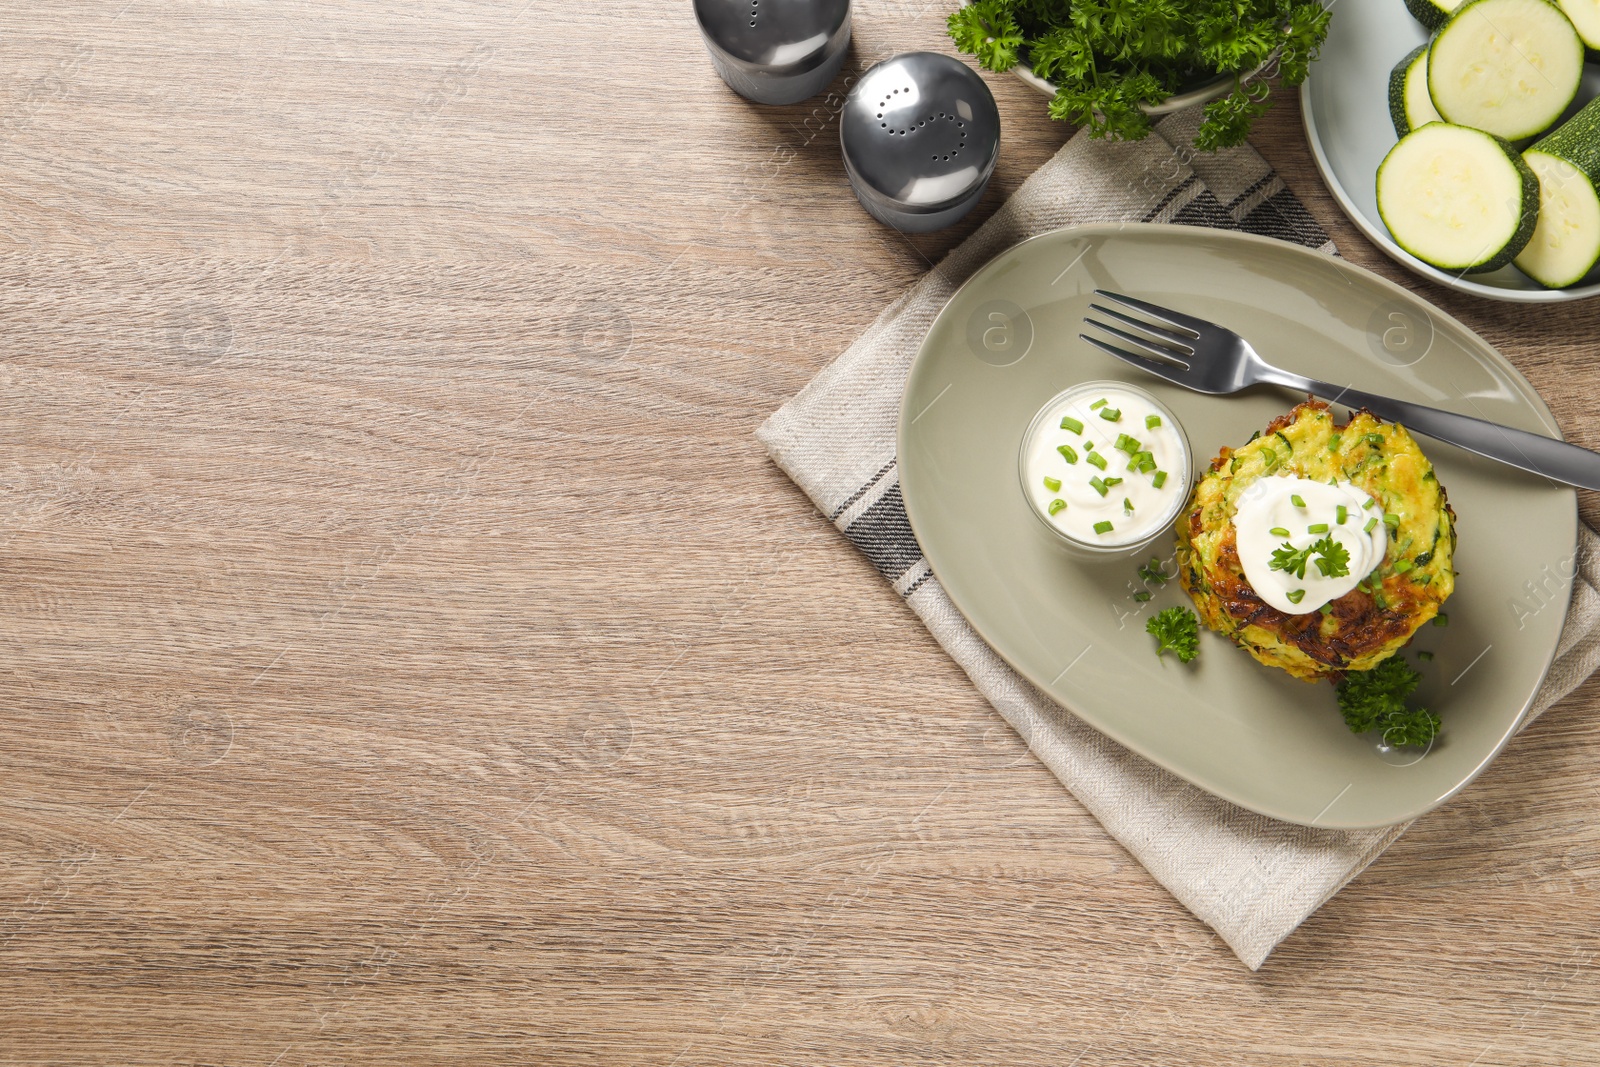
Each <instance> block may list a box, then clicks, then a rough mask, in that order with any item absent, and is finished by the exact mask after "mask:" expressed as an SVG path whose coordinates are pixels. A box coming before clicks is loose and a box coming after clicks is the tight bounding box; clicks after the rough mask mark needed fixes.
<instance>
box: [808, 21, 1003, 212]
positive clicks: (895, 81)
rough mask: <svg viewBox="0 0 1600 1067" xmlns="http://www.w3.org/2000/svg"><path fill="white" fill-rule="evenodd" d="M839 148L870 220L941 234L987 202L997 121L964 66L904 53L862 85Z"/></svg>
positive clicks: (983, 89)
mask: <svg viewBox="0 0 1600 1067" xmlns="http://www.w3.org/2000/svg"><path fill="white" fill-rule="evenodd" d="M839 141H840V145H841V147H842V148H843V150H844V161H845V168H846V170H847V171H848V172H849V175H850V182H851V185H852V186H854V188H855V190H856V195H857V197H859V198H860V200H861V203H862V205H863V206H864V207H866V209H867V210H868V211H870V212H872V214H873V215H875V216H877V217H878V218H879V219H882V220H883V221H884V222H887V223H889V225H891V226H896V227H898V228H900V229H918V230H926V229H937V228H938V227H940V226H947V225H949V224H950V223H951V222H954V221H955V220H956V219H958V218H960V217H961V215H963V214H965V213H966V211H967V210H969V209H970V208H971V207H972V206H973V205H974V204H976V203H977V201H978V199H979V198H980V197H981V196H982V195H983V190H984V187H985V186H986V185H987V184H988V181H989V176H990V175H991V174H993V173H994V166H995V161H996V160H997V159H998V158H999V153H1000V112H999V109H998V108H996V107H995V102H994V95H993V94H992V93H990V92H989V87H988V86H987V85H985V84H984V82H983V79H982V78H980V77H979V76H978V75H977V73H976V72H975V71H973V70H972V68H970V67H968V66H967V65H966V64H964V63H962V62H960V61H959V60H957V59H953V58H951V57H950V56H946V55H940V54H938V53H934V52H908V53H906V54H904V55H899V56H895V57H894V58H892V59H886V60H884V61H883V62H882V63H879V64H877V65H875V66H873V67H872V68H871V69H869V70H868V71H867V72H866V73H865V74H863V75H862V76H861V80H860V81H859V82H857V83H856V86H855V88H854V89H853V90H852V91H851V93H850V98H849V99H848V100H847V101H846V102H845V107H844V114H843V116H842V117H841V119H840V124H839Z"/></svg>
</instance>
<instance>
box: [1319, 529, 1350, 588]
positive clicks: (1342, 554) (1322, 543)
mask: <svg viewBox="0 0 1600 1067" xmlns="http://www.w3.org/2000/svg"><path fill="white" fill-rule="evenodd" d="M1311 548H1312V550H1313V551H1315V552H1316V554H1317V558H1316V564H1317V570H1319V571H1321V572H1322V576H1323V577H1324V578H1343V577H1344V576H1345V575H1347V574H1349V573H1350V550H1349V549H1348V548H1345V547H1344V546H1343V545H1341V544H1340V543H1339V542H1338V541H1335V540H1334V539H1333V535H1332V534H1329V535H1328V536H1327V537H1323V538H1321V539H1319V540H1318V541H1317V543H1316V544H1314V545H1312V546H1311Z"/></svg>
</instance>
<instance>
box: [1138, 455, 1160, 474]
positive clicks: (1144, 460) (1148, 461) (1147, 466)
mask: <svg viewBox="0 0 1600 1067" xmlns="http://www.w3.org/2000/svg"><path fill="white" fill-rule="evenodd" d="M1133 462H1134V466H1135V467H1137V468H1138V470H1139V473H1140V474H1149V473H1150V472H1151V471H1153V470H1155V469H1156V457H1155V456H1153V455H1152V454H1150V453H1149V452H1140V453H1139V454H1138V455H1137V456H1134V457H1133Z"/></svg>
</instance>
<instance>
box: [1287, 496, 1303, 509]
mask: <svg viewBox="0 0 1600 1067" xmlns="http://www.w3.org/2000/svg"><path fill="white" fill-rule="evenodd" d="M1289 503H1291V504H1293V505H1294V506H1295V507H1297V508H1303V507H1305V506H1306V502H1305V501H1304V500H1302V499H1301V497H1300V494H1299V493H1294V494H1292V495H1291V496H1290V497H1289Z"/></svg>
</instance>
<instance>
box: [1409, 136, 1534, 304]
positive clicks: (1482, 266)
mask: <svg viewBox="0 0 1600 1067" xmlns="http://www.w3.org/2000/svg"><path fill="white" fill-rule="evenodd" d="M1443 125H1447V124H1444V123H1433V122H1430V123H1428V125H1426V126H1422V127H1419V128H1418V129H1417V130H1414V131H1412V134H1411V136H1416V135H1417V134H1418V133H1421V132H1422V131H1424V130H1428V129H1432V128H1434V127H1437V126H1443ZM1460 128H1461V129H1470V127H1460ZM1472 132H1473V133H1475V134H1478V135H1479V136H1482V137H1485V138H1488V139H1489V140H1490V141H1492V142H1493V143H1494V144H1495V146H1496V147H1498V148H1499V149H1500V151H1501V153H1503V154H1504V155H1505V157H1506V159H1507V161H1509V162H1510V164H1511V165H1512V167H1514V168H1515V169H1516V172H1517V177H1518V178H1519V179H1520V181H1521V183H1522V191H1521V213H1520V215H1519V216H1518V219H1517V228H1516V230H1515V231H1514V232H1513V233H1512V235H1511V238H1510V240H1508V241H1507V242H1506V243H1505V244H1503V245H1501V246H1500V247H1499V248H1498V249H1496V250H1495V252H1494V253H1493V254H1492V255H1490V256H1488V257H1486V258H1484V259H1482V260H1479V261H1478V262H1476V263H1452V264H1443V263H1437V262H1434V261H1433V260H1432V259H1429V258H1428V255H1427V254H1426V251H1425V250H1418V249H1415V248H1411V247H1409V246H1408V245H1406V243H1405V242H1404V241H1402V240H1401V239H1400V237H1399V236H1398V235H1396V234H1395V232H1394V227H1393V226H1392V225H1390V223H1389V219H1388V216H1387V214H1386V213H1385V211H1384V203H1383V197H1381V196H1380V197H1379V198H1378V215H1379V217H1381V218H1383V220H1384V225H1386V226H1388V227H1389V233H1390V236H1391V237H1393V238H1394V241H1395V243H1396V244H1398V245H1399V246H1400V247H1401V248H1404V249H1405V250H1406V251H1407V252H1408V253H1410V254H1411V255H1413V256H1416V257H1417V258H1418V259H1420V260H1422V261H1423V262H1424V263H1428V264H1430V265H1432V266H1435V267H1438V268H1439V269H1441V270H1457V271H1461V272H1462V273H1464V274H1480V273H1485V272H1488V271H1492V270H1499V269H1500V268H1501V267H1504V266H1506V265H1507V264H1508V263H1510V262H1511V261H1512V260H1514V259H1516V258H1517V254H1518V253H1520V252H1521V251H1522V250H1523V248H1524V247H1526V246H1527V244H1528V242H1529V241H1530V240H1531V239H1532V238H1533V231H1534V229H1535V228H1536V227H1537V226H1538V225H1539V178H1538V176H1537V175H1536V174H1534V173H1533V168H1531V167H1529V166H1528V164H1527V162H1526V161H1525V160H1524V159H1523V158H1522V153H1521V152H1518V151H1517V150H1516V149H1515V148H1514V147H1512V145H1511V142H1510V141H1507V140H1506V139H1505V138H1504V137H1496V136H1495V135H1494V134H1492V133H1485V132H1484V131H1483V130H1472ZM1402 140H1404V139H1402ZM1399 148H1400V145H1398V144H1397V145H1395V147H1394V148H1391V149H1390V150H1389V156H1385V157H1384V160H1383V163H1381V164H1379V165H1378V181H1379V183H1380V185H1381V183H1382V180H1383V170H1384V167H1385V166H1387V165H1388V163H1389V158H1390V156H1393V155H1394V153H1395V152H1396V151H1397V150H1399Z"/></svg>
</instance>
